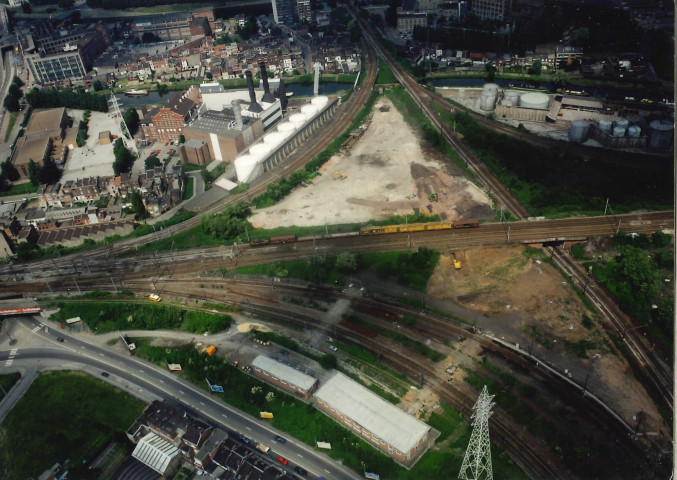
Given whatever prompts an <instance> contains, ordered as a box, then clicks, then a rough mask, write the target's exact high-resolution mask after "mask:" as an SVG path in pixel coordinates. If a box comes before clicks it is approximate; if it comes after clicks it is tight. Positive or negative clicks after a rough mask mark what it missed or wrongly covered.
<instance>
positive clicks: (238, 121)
mask: <svg viewBox="0 0 677 480" xmlns="http://www.w3.org/2000/svg"><path fill="white" fill-rule="evenodd" d="M230 104H231V105H232V107H233V115H235V126H236V128H237V129H238V130H242V108H241V107H240V100H238V99H237V98H236V99H235V100H233V101H232V102H230Z"/></svg>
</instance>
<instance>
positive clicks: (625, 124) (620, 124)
mask: <svg viewBox="0 0 677 480" xmlns="http://www.w3.org/2000/svg"><path fill="white" fill-rule="evenodd" d="M628 125H630V122H628V121H627V120H626V119H625V118H619V119H618V120H616V124H615V125H614V126H616V127H621V128H626V129H627V128H628Z"/></svg>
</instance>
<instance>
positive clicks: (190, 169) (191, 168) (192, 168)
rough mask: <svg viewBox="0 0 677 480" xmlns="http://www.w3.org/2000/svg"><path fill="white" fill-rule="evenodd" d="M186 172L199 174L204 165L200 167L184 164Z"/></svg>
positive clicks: (195, 164)
mask: <svg viewBox="0 0 677 480" xmlns="http://www.w3.org/2000/svg"><path fill="white" fill-rule="evenodd" d="M181 165H182V166H183V171H184V172H197V171H200V170H202V167H203V166H204V165H198V164H197V163H182V164H181Z"/></svg>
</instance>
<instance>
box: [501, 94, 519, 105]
mask: <svg viewBox="0 0 677 480" xmlns="http://www.w3.org/2000/svg"><path fill="white" fill-rule="evenodd" d="M503 100H508V101H509V102H512V103H511V105H519V101H520V92H518V91H516V90H505V91H504V92H503ZM504 105H505V104H504Z"/></svg>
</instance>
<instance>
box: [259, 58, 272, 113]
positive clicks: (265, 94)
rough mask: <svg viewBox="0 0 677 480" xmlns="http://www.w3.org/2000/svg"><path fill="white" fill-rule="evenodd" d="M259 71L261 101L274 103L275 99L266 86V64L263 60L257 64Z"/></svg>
mask: <svg viewBox="0 0 677 480" xmlns="http://www.w3.org/2000/svg"><path fill="white" fill-rule="evenodd" d="M259 69H260V70H261V80H263V98H262V99H261V101H262V102H266V103H274V102H275V97H273V95H272V94H271V93H270V87H269V86H268V72H266V64H265V62H263V60H262V61H260V62H259Z"/></svg>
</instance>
